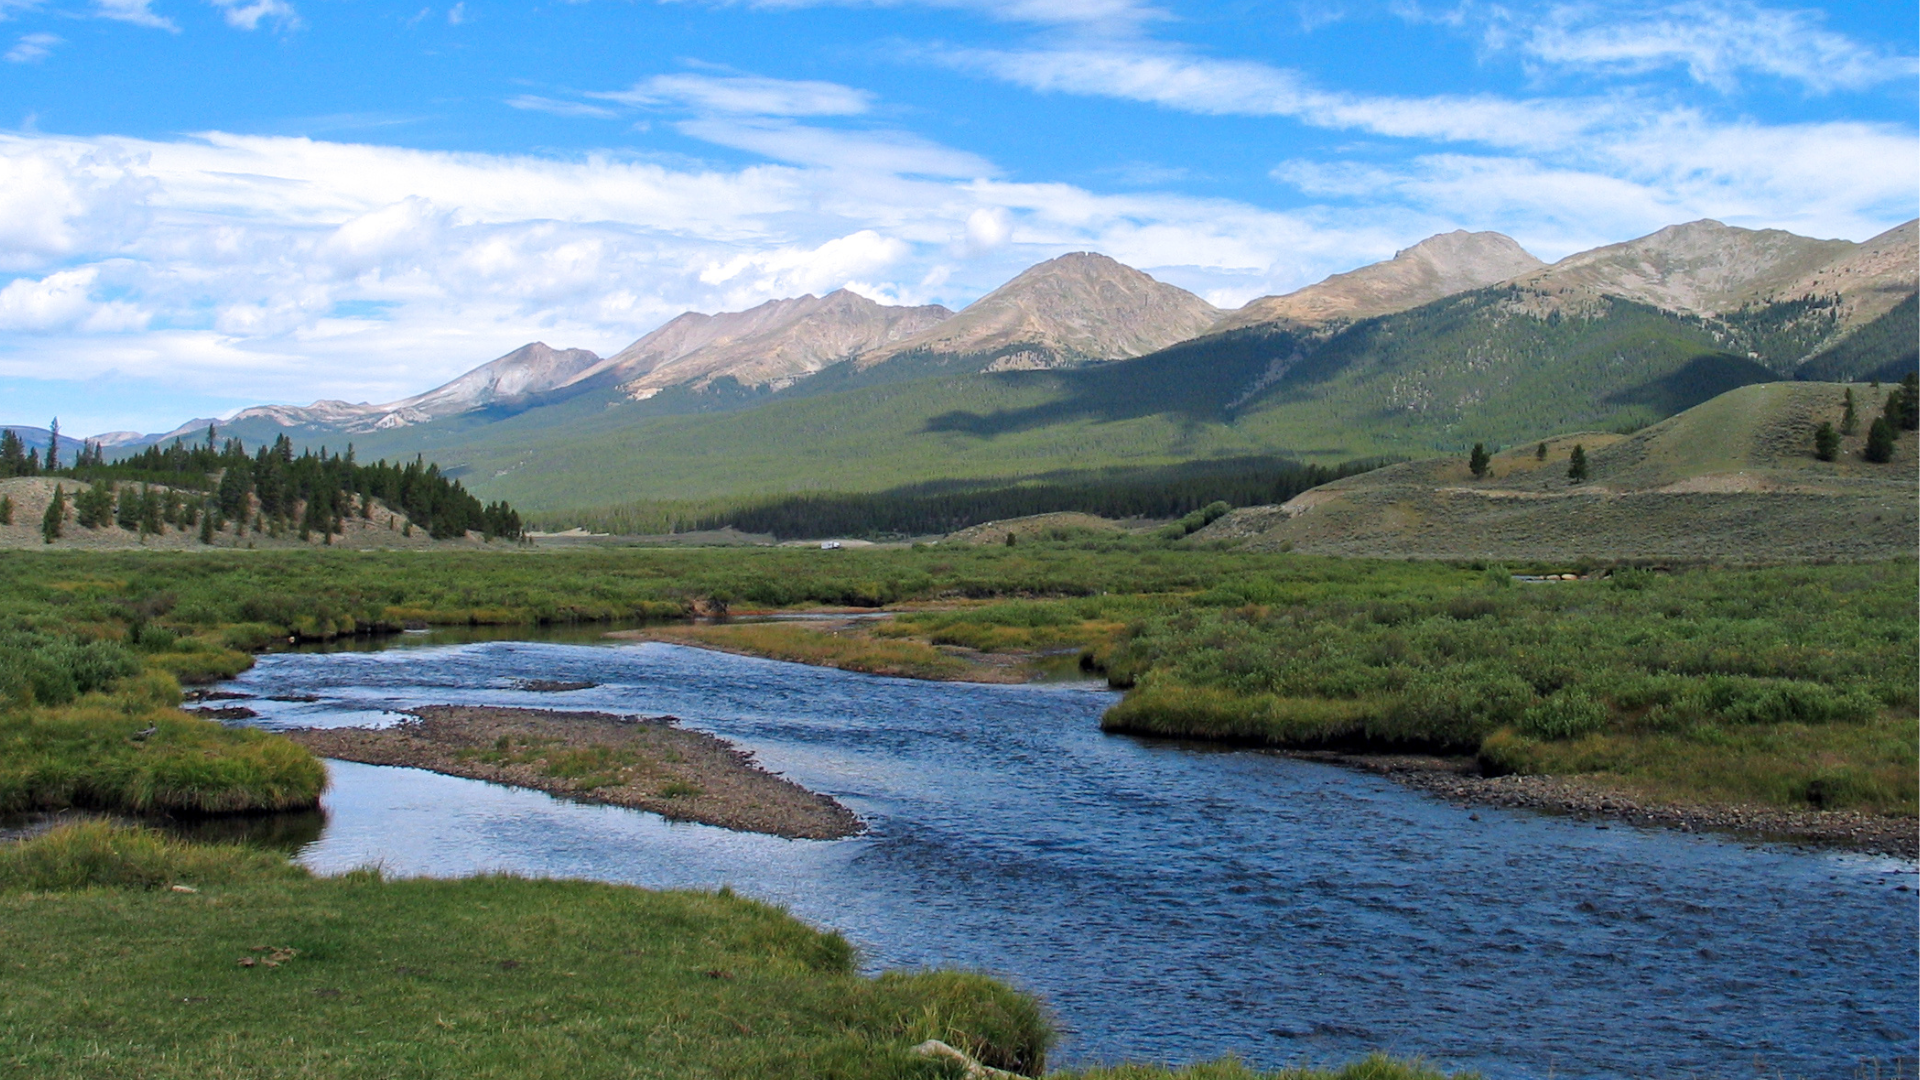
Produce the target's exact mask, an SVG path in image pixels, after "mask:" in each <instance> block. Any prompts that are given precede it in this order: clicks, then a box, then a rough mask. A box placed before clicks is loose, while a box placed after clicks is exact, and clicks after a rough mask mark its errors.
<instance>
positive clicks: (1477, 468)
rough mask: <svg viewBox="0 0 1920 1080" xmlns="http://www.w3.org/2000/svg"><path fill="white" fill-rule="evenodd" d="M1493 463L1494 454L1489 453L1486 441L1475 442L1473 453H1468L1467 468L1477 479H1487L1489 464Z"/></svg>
mask: <svg viewBox="0 0 1920 1080" xmlns="http://www.w3.org/2000/svg"><path fill="white" fill-rule="evenodd" d="M1491 464H1493V457H1492V455H1490V454H1488V453H1487V446H1486V444H1485V443H1474V444H1473V453H1471V454H1468V455H1467V468H1468V469H1469V470H1471V471H1472V473H1473V478H1474V479H1475V480H1481V479H1485V478H1486V475H1487V466H1489V465H1491Z"/></svg>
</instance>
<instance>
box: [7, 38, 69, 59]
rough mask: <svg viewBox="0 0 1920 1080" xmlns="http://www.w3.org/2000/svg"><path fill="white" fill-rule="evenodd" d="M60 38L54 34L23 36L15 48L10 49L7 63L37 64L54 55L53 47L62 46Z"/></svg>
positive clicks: (15, 44)
mask: <svg viewBox="0 0 1920 1080" xmlns="http://www.w3.org/2000/svg"><path fill="white" fill-rule="evenodd" d="M60 40H61V39H60V38H59V37H57V36H55V35H53V34H23V35H22V36H21V38H20V40H19V41H17V42H14V45H13V48H11V49H8V50H7V53H6V61H7V62H8V63H10V64H37V63H39V62H40V61H42V60H45V59H46V58H47V57H49V56H52V55H53V47H54V46H55V45H58V44H60Z"/></svg>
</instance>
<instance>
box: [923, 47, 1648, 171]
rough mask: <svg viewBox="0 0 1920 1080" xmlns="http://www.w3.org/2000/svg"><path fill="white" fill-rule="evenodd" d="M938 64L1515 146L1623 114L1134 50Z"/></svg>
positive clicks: (1215, 109) (1217, 112)
mask: <svg viewBox="0 0 1920 1080" xmlns="http://www.w3.org/2000/svg"><path fill="white" fill-rule="evenodd" d="M939 59H941V60H944V61H945V62H946V63H948V64H951V65H953V66H955V67H958V68H961V69H964V70H972V71H979V72H983V73H985V74H989V75H992V76H994V77H996V78H999V79H1002V80H1005V81H1007V82H1011V83H1014V84H1015V85H1018V86H1024V87H1026V88H1028V89H1030V90H1037V91H1040V92H1042V93H1065V94H1077V95H1082V96H1092V97H1108V98H1120V99H1123V100H1128V101H1139V102H1145V103H1148V104H1152V105H1160V106H1163V107H1166V108H1169V109H1176V110H1179V111H1182V112H1191V113H1199V114H1202V115H1210V116H1274V117H1289V118H1292V119H1295V120H1299V121H1301V122H1302V123H1306V124H1310V125H1312V126H1314V127H1321V128H1332V129H1337V130H1355V131H1364V132H1368V133H1371V134H1375V135H1386V136H1391V137H1396V138H1418V139H1441V140H1448V141H1470V142H1479V143H1484V144H1488V145H1492V146H1502V147H1515V148H1518V147H1530V148H1546V147H1557V146H1565V145H1567V144H1568V143H1571V142H1573V141H1575V140H1577V139H1578V138H1579V137H1580V136H1581V135H1582V133H1583V132H1585V131H1586V130H1587V129H1589V128H1591V127H1592V126H1594V125H1595V124H1596V123H1599V122H1603V121H1605V120H1607V119H1610V118H1613V117H1616V116H1618V115H1620V114H1621V113H1622V112H1624V111H1626V103H1624V102H1596V101H1573V100H1557V101H1514V100H1511V99H1507V98H1500V97H1495V96H1492V95H1481V96H1461V95H1438V96H1433V97H1424V98H1414V97H1386V96H1369V95H1359V94H1348V93H1341V92H1336V91H1328V90H1321V89H1318V88H1315V87H1313V86H1312V85H1310V84H1309V83H1307V81H1306V80H1305V79H1303V78H1302V77H1301V76H1300V74H1299V73H1297V72H1294V71H1289V70H1286V69H1284V68H1276V67H1273V66H1271V65H1268V64H1262V63H1257V62H1254V61H1248V60H1216V59H1210V58H1206V57H1198V56H1192V55H1189V54H1186V53H1182V52H1177V51H1173V50H1170V49H1163V48H1155V47H1147V46H1141V45H1135V44H1129V45H1124V46H1103V47H1099V48H1080V47H1075V48H1064V49H1031V50H1020V51H992V50H980V49H971V50H956V51H952V52H948V53H945V54H942V55H941V56H940V57H939Z"/></svg>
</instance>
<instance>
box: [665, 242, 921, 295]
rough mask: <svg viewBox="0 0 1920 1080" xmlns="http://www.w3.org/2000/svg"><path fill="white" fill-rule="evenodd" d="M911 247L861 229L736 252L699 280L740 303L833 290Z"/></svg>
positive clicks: (890, 263)
mask: <svg viewBox="0 0 1920 1080" xmlns="http://www.w3.org/2000/svg"><path fill="white" fill-rule="evenodd" d="M911 251H912V248H910V247H909V246H908V245H907V243H906V242H905V241H903V240H900V239H897V238H895V237H891V236H882V235H880V234H879V233H877V232H874V231H873V230H872V229H862V230H860V231H859V232H856V233H852V234H851V235H848V236H841V237H836V238H835V239H832V240H829V241H827V242H826V243H824V244H821V245H819V246H818V247H813V248H803V247H788V248H780V249H776V250H774V251H766V252H756V253H754V254H751V255H736V256H734V257H733V258H731V259H728V260H726V261H725V262H723V263H715V264H714V265H711V266H709V267H707V268H706V269H705V270H702V271H701V272H700V280H701V281H702V282H703V283H705V284H708V285H722V286H729V287H730V289H731V292H732V294H733V295H737V296H739V297H740V298H741V300H742V301H745V300H748V299H751V298H758V297H764V296H793V295H798V294H800V293H823V292H831V291H832V290H834V289H838V288H841V287H843V286H846V285H848V284H850V283H852V282H853V281H854V280H855V279H856V278H860V277H864V276H867V275H870V274H874V273H878V272H880V271H884V270H886V269H888V268H890V267H892V266H893V265H894V264H895V263H898V262H900V261H901V260H902V259H905V258H906V257H907V255H908V254H909V253H910V252H911ZM868 287H869V288H871V287H872V286H868Z"/></svg>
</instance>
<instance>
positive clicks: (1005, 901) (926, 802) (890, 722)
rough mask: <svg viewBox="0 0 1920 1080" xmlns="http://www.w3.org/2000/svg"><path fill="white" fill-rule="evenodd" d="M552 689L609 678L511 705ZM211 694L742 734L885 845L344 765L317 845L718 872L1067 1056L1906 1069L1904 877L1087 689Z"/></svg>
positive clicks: (490, 686) (579, 668)
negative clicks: (1244, 734)
mask: <svg viewBox="0 0 1920 1080" xmlns="http://www.w3.org/2000/svg"><path fill="white" fill-rule="evenodd" d="M531 678H538V679H558V680H588V681H593V682H597V683H599V684H600V685H599V686H596V687H594V688H592V689H588V690H581V691H575V692H569V693H532V692H527V691H522V690H517V689H514V688H513V685H514V681H515V680H517V679H531ZM223 689H233V690H240V691H244V692H248V693H253V694H257V695H261V697H262V699H263V700H256V701H249V702H247V704H248V705H249V706H251V707H253V708H255V709H256V710H258V711H259V712H260V713H261V714H262V717H261V719H259V720H257V721H254V722H255V723H259V724H262V725H265V726H280V725H303V726H304V725H329V724H340V723H346V724H366V723H385V722H391V721H392V720H394V719H397V718H398V717H397V716H396V715H395V713H394V712H393V711H392V710H395V709H401V708H407V707H412V706H416V705H424V704H439V703H455V704H483V703H484V704H499V705H525V706H539V707H546V708H560V709H599V710H607V711H615V712H631V713H642V714H647V715H657V714H661V713H670V714H673V715H676V716H679V717H681V718H682V719H683V721H684V722H685V723H686V724H687V725H688V726H690V727H694V728H698V729H701V730H704V731H710V732H712V733H714V734H716V735H720V736H722V737H725V738H728V739H731V740H734V741H735V742H737V743H739V744H740V745H742V746H744V747H747V748H750V749H752V750H754V751H755V752H756V753H757V755H758V757H759V760H760V761H761V762H762V763H763V764H765V765H766V766H767V767H769V768H771V769H774V770H776V771H779V772H782V773H785V774H786V775H788V776H790V777H792V778H794V779H795V780H797V781H799V782H801V783H803V784H805V785H807V786H808V787H811V788H814V789H815V790H819V791H824V792H828V793H830V794H832V795H834V796H836V797H837V798H839V799H841V800H842V801H843V802H845V803H846V804H847V805H849V806H851V807H852V808H853V809H854V810H855V811H856V812H858V813H859V814H860V815H861V816H862V817H863V818H865V819H866V820H867V821H868V822H869V823H870V824H871V825H872V831H871V832H869V833H868V834H866V835H865V836H862V837H859V838H856V839H852V840H843V841H833V842H822V841H792V840H780V839H776V838H772V837H765V836H757V835H749V834H741V833H730V832H727V831H725V830H722V829H716V828H711V827H708V826H702V825H688V824H675V823H670V822H666V821H663V820H662V819H660V818H658V817H655V816H653V815H649V814H645V813H641V812H637V811H630V810H624V809H617V808H608V807H596V806H586V805H580V804H574V803H568V802H564V801H560V800H556V799H553V798H550V797H548V796H546V795H543V794H540V793H537V792H530V791H523V790H515V789H509V788H503V787H496V786H493V785H489V784H484V783H479V782H476V781H470V780H461V779H455V778H451V777H443V776H437V775H434V774H431V773H426V772H421V771H418V770H413V769H396V768H382V767H375V766H366V765H355V764H348V763H340V762H335V763H330V769H331V772H332V776H333V788H332V790H331V791H330V793H329V794H328V796H327V799H326V807H327V813H328V820H327V823H326V825H325V827H324V829H323V830H322V832H321V834H320V836H319V838H318V839H317V840H314V841H313V842H311V843H309V844H307V845H306V846H304V847H303V848H302V849H301V851H300V857H301V858H302V859H303V860H304V861H305V862H306V863H308V864H309V865H311V866H313V867H315V868H316V869H320V870H340V869H346V868H349V867H353V866H357V865H363V864H366V863H369V862H378V863H381V864H383V865H384V866H385V867H387V868H388V869H389V870H390V871H392V872H395V873H401V874H436V875H451V874H463V873H470V872H473V871H479V870H495V869H510V870H516V871H521V872H526V873H538V874H551V875H562V876H577V877H589V878H595V879H600V880H606V881H622V882H634V883H638V884H643V885H650V886H676V887H677V886H688V887H701V888H711V887H717V886H719V885H721V884H723V883H724V884H730V885H732V886H733V887H734V888H735V889H737V890H740V891H742V892H744V893H747V894H749V895H752V896H756V897H759V898H762V899H767V900H772V901H775V902H777V903H780V904H783V905H785V906H787V907H788V908H789V909H790V910H792V911H793V912H794V913H795V914H797V915H799V916H800V917H802V918H804V919H807V920H808V921H810V922H812V923H814V924H816V925H820V926H824V927H830V928H832V929H835V930H838V931H840V932H841V933H843V934H845V935H846V936H847V937H848V938H849V939H850V940H852V941H853V942H854V943H855V944H856V945H857V946H859V948H860V949H861V954H862V957H863V962H864V964H865V966H866V967H868V968H870V969H880V968H892V967H916V966H936V965H937V966H956V967H967V968H979V969H985V970H989V971H993V972H996V973H1000V974H1002V975H1005V976H1007V977H1009V978H1010V979H1012V980H1013V981H1014V982H1016V983H1018V984H1020V985H1022V986H1025V987H1028V988H1030V989H1032V990H1035V991H1038V992H1039V993H1040V994H1042V995H1044V996H1045V998H1046V999H1047V1001H1048V1002H1049V1003H1050V1004H1051V1006H1052V1007H1053V1008H1054V1010H1055V1011H1056V1013H1057V1015H1058V1018H1059V1022H1060V1027H1061V1028H1062V1030H1063V1031H1064V1032H1065V1035H1066V1038H1065V1042H1064V1044H1063V1046H1062V1047H1061V1049H1060V1051H1059V1052H1058V1053H1057V1054H1056V1055H1055V1062H1056V1063H1074V1062H1090V1061H1113V1060H1118V1059H1123V1058H1124V1059H1136V1060H1163V1061H1174V1062H1184V1061H1192V1060H1196V1059H1203V1058H1208V1057H1213V1056H1217V1055H1219V1054H1223V1053H1227V1052H1237V1053H1239V1054H1241V1055H1242V1056H1244V1057H1245V1058H1247V1059H1248V1060H1249V1061H1250V1062H1252V1063H1254V1064H1258V1065H1262V1066H1269V1067H1271V1066H1278V1065H1283V1064H1292V1063H1297V1062H1301V1061H1307V1062H1315V1063H1334V1062H1342V1061H1346V1060H1349V1059H1351V1058H1353V1057H1355V1056H1357V1055H1359V1054H1362V1053H1364V1052H1366V1051H1369V1050H1373V1049H1385V1050H1389V1051H1391V1052H1394V1053H1399V1054H1420V1055H1425V1056H1427V1057H1429V1058H1431V1059H1433V1060H1434V1061H1435V1062H1437V1063H1440V1064H1443V1065H1445V1066H1447V1067H1450V1068H1475V1069H1479V1070H1481V1071H1483V1072H1484V1073H1486V1074H1487V1075H1488V1076H1491V1077H1520V1076H1545V1075H1549V1074H1551V1075H1553V1076H1556V1077H1613V1076H1650V1075H1651V1076H1690V1077H1691V1076H1734V1075H1741V1076H1748V1075H1753V1074H1754V1073H1755V1072H1756V1071H1764V1072H1765V1073H1766V1074H1767V1075H1770V1076H1771V1075H1776V1074H1784V1075H1786V1076H1808V1077H1829V1076H1831V1077H1851V1076H1854V1075H1855V1074H1856V1070H1857V1069H1858V1068H1859V1067H1860V1066H1861V1064H1862V1063H1863V1062H1873V1061H1879V1062H1883V1063H1891V1062H1893V1061H1894V1060H1895V1059H1908V1060H1907V1063H1906V1064H1905V1066H1904V1067H1905V1069H1906V1074H1907V1075H1909V1076H1911V1075H1912V1064H1911V1059H1912V1058H1913V1057H1914V1056H1915V1054H1916V1041H1917V1037H1916V1029H1917V1027H1920V1025H1917V1024H1916V1020H1915V1006H1916V999H1917V998H1920V982H1917V980H1916V961H1917V959H1920V952H1917V950H1916V933H1915V932H1916V907H1915V893H1914V892H1913V891H1912V889H1913V888H1914V885H1915V875H1914V867H1913V866H1912V865H1911V864H1903V863H1899V862H1894V861H1889V860H1884V859H1876V858H1870V857H1864V856H1858V855H1846V854H1835V853H1823V852H1816V851H1805V850H1798V849H1790V848H1782V847H1755V846H1750V845H1746V844H1742V843H1739V842H1735V841H1731V840H1727V839H1723V838H1717V837H1705V836H1692V835H1685V834H1679V833H1672V832H1664V831H1652V830H1640V829H1636V828H1630V827H1623V826H1614V827H1613V828H1611V829H1596V828H1595V827H1594V826H1593V825H1592V824H1580V823H1577V822H1574V821H1571V820H1567V819H1560V818H1554V817H1547V816H1541V815H1535V814H1530V813H1525V812H1507V811H1499V810H1488V809H1480V810H1478V811H1476V812H1477V813H1478V814H1479V820H1477V821H1475V820H1472V819H1470V818H1469V817H1468V814H1469V811H1467V810H1465V809H1459V808H1456V807H1453V806H1450V805H1448V804H1446V803H1444V802H1438V801H1435V800H1433V799H1431V798H1429V797H1427V796H1424V795H1421V794H1418V793H1415V792H1412V791H1409V790H1406V789H1404V788H1401V787H1398V786H1396V785H1394V784H1393V783H1391V782H1390V781H1387V780H1384V779H1382V778H1379V777H1375V776H1371V775H1365V774H1361V773H1356V772H1351V771H1347V770H1344V769H1339V768H1336V767H1332V766H1326V765H1319V764H1314V763H1309V762H1301V761H1295V760H1291V759H1288V758H1283V757H1278V756H1274V755H1270V754H1263V753H1258V752H1251V751H1225V750H1217V749H1209V748H1204V747H1196V746H1190V745H1176V744H1171V743H1164V742H1149V741H1142V740H1136V739H1132V738H1126V737H1116V736H1108V735H1103V734H1101V733H1100V731H1099V729H1098V726H1097V724H1098V718H1099V714H1100V712H1101V710H1102V709H1104V708H1105V707H1106V706H1107V705H1108V704H1109V703H1110V702H1111V701H1112V700H1113V696H1112V695H1111V694H1109V693H1107V692H1106V691H1105V690H1104V688H1094V687H1087V686H1072V687H1062V686H1052V687H1005V686H982V685H974V684H957V683H924V682H913V681H909V680H901V679H882V678H874V677H870V676H863V675H855V674H849V673H845V672H839V671H833V670H829V669H822V668H811V667H804V666H800V665H794V664H783V663H776V662H772V661H764V660H755V659H748V658H742V657H736V656H728V655H723V654H718V653H710V652H702V651H698V650H693V649H686V648H679V647H674V646H667V645H658V644H644V645H626V646H613V647H610V646H604V645H599V646H595V645H580V644H559V643H551V642H542V643H534V642H487V643H474V644H465V645H453V646H448V645H426V644H421V645H416V646H414V647H401V648H390V649H387V650H385V651H380V652H360V653H334V654H330V655H321V654H310V653H288V654H281V655H275V656H269V657H264V658H262V659H261V661H260V664H259V665H258V666H257V667H255V668H254V669H253V670H252V671H250V672H248V673H247V674H246V675H245V676H243V677H242V678H241V679H239V680H236V681H235V682H234V683H231V684H228V685H227V686H225V687H223ZM269 695H279V696H283V697H286V696H303V695H312V696H316V697H318V698H319V699H320V700H318V701H312V702H292V701H288V702H274V701H269V700H264V698H265V697H267V696H269ZM1756 1065H1757V1066H1758V1069H1756ZM1882 1069H1883V1074H1886V1066H1885V1065H1883V1066H1882Z"/></svg>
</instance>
